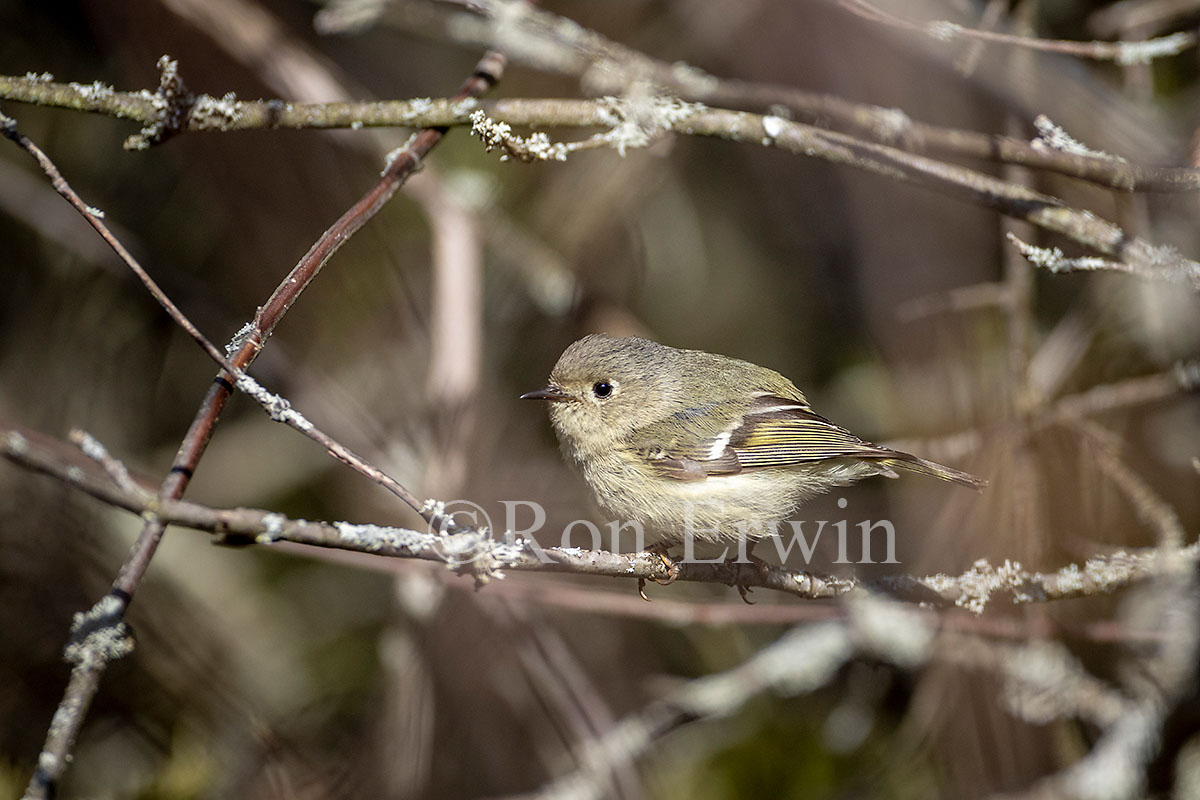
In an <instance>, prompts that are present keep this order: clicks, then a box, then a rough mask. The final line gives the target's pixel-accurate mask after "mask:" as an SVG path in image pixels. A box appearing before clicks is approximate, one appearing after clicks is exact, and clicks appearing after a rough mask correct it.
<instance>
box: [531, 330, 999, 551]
mask: <svg viewBox="0 0 1200 800" xmlns="http://www.w3.org/2000/svg"><path fill="white" fill-rule="evenodd" d="M521 399H532V400H542V401H545V402H546V403H548V405H549V414H550V421H551V424H552V426H553V428H554V431H555V433H556V435H557V438H558V440H559V443H560V445H561V449H562V451H563V454H564V456H565V458H566V460H567V461H568V462H570V463H571V464H573V465H574V466H575V467H577V468H578V470H579V472H580V473H581V474H582V476H583V478H584V481H585V482H586V483H587V485H588V486H589V487H590V489H591V491H592V493H593V494H594V496H595V498H596V500H597V502H598V504H599V505H600V506H601V507H602V508H603V509H605V510H606V511H608V512H609V513H611V514H613V515H614V516H615V517H616V518H617V519H618V520H622V521H628V520H636V521H638V522H640V523H641V524H642V525H644V526H645V527H646V528H647V529H648V534H647V535H648V537H649V539H648V541H649V542H650V544H651V548H647V549H652V550H653V551H654V552H658V553H659V554H660V555H663V556H664V560H666V559H665V553H666V552H667V550H668V549H669V548H670V547H673V546H675V545H677V544H679V543H681V542H683V541H684V540H685V539H686V538H688V537H693V538H694V539H695V540H696V541H698V542H714V543H728V542H731V541H735V540H736V539H738V538H739V537H745V538H747V539H749V540H750V541H751V542H754V541H757V540H760V539H762V538H764V537H766V536H769V535H771V533H772V532H773V531H774V529H775V526H777V525H779V524H780V523H781V522H782V521H783V520H784V519H786V518H787V517H788V515H790V514H791V513H792V512H793V511H794V510H795V509H796V508H797V507H798V506H799V505H801V504H802V503H803V502H804V501H806V500H808V499H810V498H812V497H814V496H816V495H818V494H821V493H824V492H827V491H829V490H830V489H832V488H834V487H838V486H845V485H848V484H851V483H854V482H855V481H858V480H861V479H863V478H867V477H870V476H874V475H884V476H888V477H897V471H898V470H901V471H908V472H915V473H920V474H923V475H929V476H932V477H935V478H940V479H941V480H944V481H948V482H950V483H953V484H957V485H959V486H965V487H969V488H972V489H976V490H981V489H982V488H983V487H985V486H986V485H987V482H986V481H985V480H983V479H981V478H978V477H976V476H974V475H971V474H969V473H966V472H962V471H960V470H957V469H953V468H951V467H947V466H944V465H942V464H938V463H935V462H933V461H929V460H926V459H924V458H921V457H919V456H916V455H913V454H911V453H906V452H903V451H900V450H894V449H892V448H889V447H884V446H882V445H877V444H872V443H871V442H868V441H865V440H863V439H861V438H859V437H858V436H856V435H854V434H853V433H851V432H850V431H848V430H846V429H845V428H843V427H841V426H839V425H837V424H835V423H833V422H831V421H829V420H828V419H826V418H825V417H823V416H821V415H820V414H818V413H817V412H816V411H814V410H813V408H812V406H811V405H810V404H809V402H808V400H807V399H806V398H805V396H804V394H803V393H802V392H801V391H800V390H799V389H798V388H796V385H795V384H794V383H792V381H790V380H788V379H787V378H785V377H784V376H783V375H781V374H779V373H778V372H775V371H774V370H771V369H768V368H766V367H761V366H758V365H757V364H753V363H750V362H748V361H743V360H740V359H735V358H730V357H727V356H723V355H717V354H714V353H708V352H704V351H701V350H683V349H678V348H674V347H669V346H667V345H663V344H660V343H658V342H655V341H652V340H650V339H644V338H640V337H628V338H618V337H612V336H608V335H605V334H591V335H588V336H585V337H583V338H582V339H579V340H578V341H576V342H574V343H573V344H571V345H570V346H568V347H567V348H566V350H565V351H564V352H563V353H562V355H561V356H560V357H559V359H558V362H557V363H556V364H555V365H554V368H553V369H552V370H551V372H550V378H549V382H548V383H547V385H546V386H545V387H543V388H541V389H537V390H535V391H532V392H527V393H526V394H523V395H521Z"/></svg>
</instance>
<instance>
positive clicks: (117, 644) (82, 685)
mask: <svg viewBox="0 0 1200 800" xmlns="http://www.w3.org/2000/svg"><path fill="white" fill-rule="evenodd" d="M504 65H505V58H504V56H503V55H502V54H500V53H498V52H494V51H493V52H489V53H487V54H486V55H485V56H484V57H483V58H482V59H481V60H480V62H479V64H478V65H477V66H476V68H475V71H474V73H473V74H472V75H471V77H470V78H468V79H467V80H466V81H465V82H464V83H463V85H462V87H461V88H460V89H459V93H458V95H457V97H458V98H459V99H465V98H468V97H477V96H479V95H480V94H482V93H484V92H485V91H487V90H488V89H490V88H491V87H492V86H493V85H495V83H496V82H497V81H498V80H499V78H500V76H501V74H502V73H503V69H504ZM169 110H170V109H168V111H169ZM0 122H3V127H4V133H5V135H6V136H7V137H8V138H10V139H12V140H13V141H15V142H17V144H19V145H21V146H22V147H23V148H24V149H26V150H27V151H28V152H30V153H31V155H34V157H35V158H38V160H39V164H42V166H43V168H45V167H46V165H49V166H50V167H51V168H52V167H53V165H52V164H49V161H48V159H45V157H44V155H43V156H41V157H40V158H39V157H38V154H39V153H40V151H36V149H35V148H32V143H30V142H29V141H28V140H27V139H25V138H24V137H22V136H21V135H20V134H19V133H18V132H17V131H16V125H15V123H13V122H12V121H11V120H8V119H7V118H5V119H4V120H2V121H0ZM446 131H447V128H446V127H431V128H425V129H423V130H421V131H419V132H418V133H417V134H415V135H414V136H413V137H412V138H411V139H410V140H409V142H408V144H407V145H406V146H405V147H404V148H402V149H401V150H400V151H398V152H396V153H394V154H393V157H392V158H391V159H390V161H389V163H388V166H387V168H386V169H385V171H384V173H383V175H382V176H381V178H380V180H379V181H378V182H377V183H376V184H375V185H374V186H373V187H372V188H371V189H370V191H368V192H367V193H366V195H364V196H363V198H362V199H360V200H359V201H358V202H357V203H355V204H354V205H353V206H352V207H351V208H350V209H349V210H348V211H346V213H344V214H343V215H342V216H341V217H340V218H339V219H338V220H337V222H335V223H334V224H333V225H332V226H331V227H330V228H329V229H328V230H326V231H325V233H324V234H322V236H321V237H320V239H318V240H317V242H316V244H314V245H313V247H312V248H311V249H310V250H309V251H308V253H306V254H305V256H304V257H303V258H302V259H301V260H300V262H299V263H298V264H297V265H296V266H295V268H293V269H292V271H291V272H290V273H289V274H288V276H287V277H286V278H285V279H284V280H283V282H282V283H280V284H279V286H278V288H276V290H275V292H274V293H273V294H272V295H271V297H270V298H269V299H268V300H267V302H266V303H264V304H263V305H262V306H261V307H260V308H259V310H258V313H257V314H256V315H255V317H254V320H253V322H252V323H251V324H250V326H248V328H247V329H246V330H245V331H244V332H243V334H241V335H239V337H238V339H237V340H235V343H234V345H235V346H236V351H235V352H233V353H232V354H231V355H230V357H229V360H228V362H226V361H225V359H224V357H223V356H222V355H221V354H220V353H219V352H215V354H214V352H213V351H214V350H215V348H213V347H212V345H211V344H208V343H207V342H204V341H203V337H202V336H199V332H198V331H197V332H195V334H193V338H197V337H198V338H197V341H201V342H202V343H203V344H202V346H203V345H204V344H207V346H206V347H205V349H206V351H209V354H210V355H214V357H215V358H216V359H217V360H218V361H219V362H221V363H223V364H228V366H230V367H232V368H233V370H234V371H233V372H231V371H230V370H229V369H227V368H222V370H221V371H220V372H219V373H218V375H217V377H216V379H215V380H214V381H213V383H212V385H211V386H210V387H209V390H208V393H207V394H206V396H205V398H204V401H203V403H202V404H201V406H200V408H199V410H198V411H197V413H196V416H195V418H194V419H193V421H192V424H191V426H190V427H189V429H188V432H187V434H186V435H185V437H184V439H183V442H182V443H181V444H180V446H179V450H178V453H177V454H176V457H175V460H174V463H173V466H172V468H171V471H170V473H169V474H168V475H167V477H166V479H165V480H163V482H162V485H161V486H160V487H159V490H158V493H157V500H156V502H157V503H158V504H163V503H170V502H173V501H177V500H178V499H179V498H180V497H182V495H183V493H184V491H185V490H186V489H187V486H188V483H189V482H190V481H191V478H192V475H193V473H194V471H195V469H196V467H197V465H198V464H199V462H200V459H201V457H202V456H203V454H204V451H205V449H206V447H207V446H208V442H209V440H210V438H211V437H212V434H213V431H214V429H215V427H216V424H217V421H218V419H219V418H220V415H221V411H222V410H223V409H224V407H225V404H226V402H227V401H228V400H229V397H230V395H231V394H232V393H233V389H234V385H233V382H234V381H235V380H236V379H237V372H238V371H241V370H244V369H245V368H246V367H248V366H249V365H250V364H251V363H252V362H253V361H254V359H255V358H256V357H257V356H258V354H259V352H261V350H262V348H263V346H264V345H265V344H266V340H267V339H268V338H269V337H270V335H271V333H272V331H273V330H274V329H275V326H276V325H277V324H278V323H279V321H280V320H281V319H282V318H283V315H284V314H286V313H287V311H288V309H289V308H291V306H292V304H293V303H294V302H295V301H296V299H297V298H298V297H299V296H300V293H301V292H303V291H304V289H305V287H306V286H308V284H309V283H310V282H311V281H312V280H313V278H315V277H316V275H317V273H319V272H320V270H321V268H322V267H323V266H324V265H325V263H326V262H327V261H328V260H329V259H330V257H332V256H333V254H334V253H335V252H337V250H338V249H339V248H340V247H341V246H342V244H344V243H345V242H346V240H347V239H349V238H350V237H351V236H353V235H354V233H355V232H357V231H358V230H359V229H360V228H361V227H362V226H363V225H365V224H366V222H367V221H368V220H370V219H371V218H372V217H373V216H374V215H375V214H376V213H377V212H378V211H379V210H380V209H381V208H382V207H383V206H384V204H385V203H387V201H388V200H389V199H390V198H391V197H392V195H394V194H395V193H396V190H397V189H399V188H400V186H401V185H402V184H403V183H404V181H405V180H406V179H407V178H408V177H409V176H410V175H411V174H412V173H413V172H415V171H416V170H417V169H418V168H419V167H420V165H421V161H422V159H424V158H425V156H426V155H428V153H429V152H430V151H431V150H432V149H433V148H434V147H435V146H436V145H437V144H438V142H440V141H441V139H442V137H443V136H444V135H445V134H446ZM47 174H48V175H50V177H51V180H52V182H54V184H55V188H56V189H59V191H60V193H63V195H64V197H67V199H68V200H69V201H71V203H72V205H75V206H76V208H78V209H79V210H80V211H81V212H82V213H83V214H84V216H85V218H87V219H89V221H92V220H94V219H95V214H94V213H93V212H92V211H91V210H90V209H88V208H87V206H86V205H84V204H83V203H82V201H80V200H79V199H78V197H77V196H75V195H74V193H73V192H71V193H69V194H68V193H66V192H64V190H63V188H61V187H63V186H65V181H63V180H62V178H61V176H60V175H58V173H57V170H53V171H51V170H47ZM93 224H94V222H93ZM106 240H108V241H109V243H110V245H112V246H113V247H114V249H116V250H117V252H118V254H119V255H121V256H122V258H123V260H126V263H130V261H131V259H128V258H127V255H128V254H127V253H125V252H124V248H122V247H120V244H119V243H118V242H116V241H115V239H111V238H108V237H106ZM138 277H139V278H142V280H143V282H144V283H146V284H147V286H152V285H153V282H152V281H150V280H149V276H147V275H144V274H143V273H139V275H138ZM156 299H158V300H159V302H160V303H163V305H164V307H166V308H168V310H170V309H171V308H173V306H172V305H171V304H170V301H169V300H167V299H166V298H165V296H163V297H159V296H158V295H156ZM193 330H194V329H192V330H189V333H192V331H193ZM234 345H231V347H232V346H234ZM406 499H407V500H408V502H409V503H410V504H411V505H414V507H416V508H419V507H420V503H419V501H418V500H417V499H416V498H415V497H411V496H410V497H409V498H406ZM165 528H166V522H165V521H164V520H163V518H162V517H161V516H159V515H157V514H154V513H150V514H149V515H148V518H147V522H146V525H145V526H144V527H143V529H142V532H141V534H140V535H139V536H138V538H137V541H136V542H135V543H134V545H133V547H132V549H131V551H130V553H129V556H128V557H127V558H126V560H125V562H124V563H123V564H122V566H121V569H120V572H119V573H118V575H117V577H116V580H114V582H113V586H112V590H111V592H110V593H109V594H108V595H107V596H106V597H105V598H103V599H102V600H101V601H99V602H98V603H97V604H96V606H95V607H93V609H92V610H91V611H89V612H88V613H87V614H84V615H78V616H77V619H76V624H75V625H74V626H73V627H72V631H71V638H70V640H69V641H68V645H67V656H68V659H69V660H70V661H71V662H72V664H73V666H74V668H73V669H72V671H71V678H70V680H69V682H68V685H67V688H66V691H65V692H64V696H63V700H62V702H61V703H60V704H59V707H58V710H57V711H56V712H55V714H54V718H53V720H52V722H51V725H50V728H49V731H48V732H47V736H46V742H45V745H44V746H43V749H42V752H41V754H40V755H39V758H38V766H37V769H36V770H35V772H34V774H33V776H32V778H31V779H30V783H29V786H28V787H27V789H26V797H29V798H45V797H52V796H53V795H54V794H55V791H56V789H57V786H58V783H59V781H60V780H61V778H62V775H63V773H64V772H65V770H66V766H67V763H68V761H69V757H70V752H71V749H72V747H73V745H74V741H75V737H76V735H77V734H78V731H79V728H80V726H81V725H82V723H83V719H84V717H85V716H86V714H87V709H88V706H89V705H90V703H91V700H92V698H93V697H94V696H95V693H96V691H97V689H98V688H99V682H100V677H101V675H102V674H103V672H104V669H105V667H106V666H107V663H108V662H109V661H110V660H112V659H114V658H117V657H120V656H121V655H124V654H125V653H126V652H128V650H129V647H130V640H129V637H128V632H127V630H126V627H125V624H124V621H123V618H124V614H125V611H126V609H127V608H128V606H129V603H130V602H131V601H132V599H133V596H134V593H135V592H136V591H137V588H138V586H139V585H140V583H141V580H142V577H143V576H144V575H145V572H146V569H147V568H148V567H149V565H150V561H151V559H152V558H153V557H154V553H155V551H156V550H157V548H158V544H159V542H160V541H161V540H162V535H163V532H164V530H165Z"/></svg>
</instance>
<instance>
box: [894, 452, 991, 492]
mask: <svg viewBox="0 0 1200 800" xmlns="http://www.w3.org/2000/svg"><path fill="white" fill-rule="evenodd" d="M877 463H879V464H880V465H881V466H885V467H898V468H900V469H906V470H908V471H909V472H919V473H921V474H922V475H932V476H933V477H935V478H941V479H942V480H944V481H949V482H950V483H957V484H958V485H959V486H966V487H968V488H970V489H974V490H975V491H977V492H981V491H983V487H985V486H987V485H988V482H987V481H985V480H984V479H983V478H977V477H975V476H974V475H972V474H970V473H969V472H961V471H960V470H957V469H952V468H951V467H945V466H942V465H941V464H938V463H936V462H933V461H926V460H925V459H923V458H920V457H918V456H914V455H913V454H912V453H904V452H901V451H899V450H893V451H891V452H890V454H889V455H888V456H887V457H885V458H880V459H878V461H877Z"/></svg>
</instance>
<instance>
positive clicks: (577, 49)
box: [316, 0, 1200, 192]
mask: <svg viewBox="0 0 1200 800" xmlns="http://www.w3.org/2000/svg"><path fill="white" fill-rule="evenodd" d="M339 5H349V3H344V4H338V3H331V4H330V5H329V6H327V7H326V8H325V9H324V10H323V11H321V12H320V13H318V14H317V19H316V26H317V29H318V31H321V32H324V33H336V32H341V31H346V30H355V29H360V28H362V27H365V26H367V25H370V24H372V23H374V22H375V21H376V19H377V18H380V15H382V20H383V21H386V22H388V23H391V24H393V25H395V26H397V27H400V28H403V29H405V30H408V31H411V32H415V33H419V34H425V35H432V36H435V37H436V38H438V39H440V40H446V39H449V40H450V41H453V42H457V43H459V44H464V45H470V46H480V45H482V46H489V47H490V46H502V47H503V48H504V50H505V52H506V53H507V54H508V55H509V57H510V58H511V59H512V60H513V61H514V62H516V63H521V64H524V65H526V66H530V67H532V68H534V69H539V70H543V71H545V72H550V73H554V74H559V75H568V76H571V77H575V78H578V79H579V80H580V82H581V83H582V84H583V86H584V89H585V90H586V91H589V92H590V93H592V94H598V95H602V94H614V95H623V94H627V93H630V92H631V91H634V90H637V89H639V87H640V88H641V89H642V90H644V89H645V87H646V86H651V87H658V88H659V89H661V90H663V91H665V92H667V93H669V94H672V95H674V96H677V97H679V98H682V99H684V100H691V101H696V102H701V103H707V104H710V105H715V106H728V107H732V108H752V109H759V110H766V109H771V108H773V107H776V106H781V107H783V108H786V109H788V110H789V111H790V112H791V113H792V114H793V115H795V116H796V117H797V119H800V120H803V121H806V122H809V123H811V124H815V125H820V126H832V127H834V128H838V129H841V130H846V131H853V132H855V133H856V134H858V135H860V136H863V137H866V138H868V139H871V140H874V141H876V142H879V143H882V144H890V145H894V146H899V147H903V148H904V149H906V150H909V151H911V152H921V153H925V152H928V153H942V154H945V155H953V156H957V157H964V158H973V159H979V160H982V161H988V162H998V163H1002V164H1015V165H1021V166H1027V167H1031V168H1034V169H1044V170H1048V171H1050V172H1056V173H1059V174H1062V175H1067V176H1069V177H1073V178H1077V179H1080V180H1084V181H1088V182H1091V183H1095V184H1099V185H1102V186H1107V187H1110V188H1113V189H1117V190H1120V191H1129V192H1134V191H1137V192H1145V191H1150V192H1178V191H1194V190H1195V189H1197V188H1200V171H1197V170H1194V169H1186V168H1176V167H1163V168H1146V167H1136V166H1133V165H1131V164H1128V163H1126V162H1124V161H1123V160H1120V159H1114V158H1106V157H1089V156H1083V155H1078V154H1071V153H1062V152H1055V151H1053V150H1047V149H1046V148H1043V147H1038V146H1036V144H1035V143H1031V142H1027V141H1023V140H1021V139H1015V138H1012V137H1009V136H999V135H995V134H986V133H978V132H976V131H969V130H962V129H956V128H944V127H939V126H936V125H930V124H927V123H923V122H919V121H916V120H913V119H911V118H910V117H909V116H908V115H907V114H905V113H904V112H903V111H901V110H899V109H895V108H884V107H882V106H875V105H868V104H863V103H853V102H850V101H847V100H845V99H843V98H840V97H836V96H832V95H825V94H818V93H815V92H806V91H803V90H800V89H796V88H794V87H791V86H779V85H775V84H764V83H752V82H748V81H738V80H730V79H725V78H718V77H716V76H714V75H710V74H708V73H706V72H704V71H702V70H700V69H697V68H696V67H693V66H691V65H688V64H684V63H680V62H667V61H660V60H657V59H653V58H651V57H649V56H647V55H645V54H643V53H640V52H638V51H636V50H633V49H632V48H629V47H626V46H624V45H622V44H619V43H617V42H613V41H611V40H609V39H606V38H605V37H603V36H601V35H600V34H598V33H596V32H595V31H592V30H589V29H587V28H584V27H582V26H580V25H579V24H577V23H575V22H574V21H572V20H570V19H567V18H565V17H560V16H557V15H555V14H552V13H550V12H548V11H545V10H542V9H539V8H535V7H529V6H523V4H521V3H519V2H516V0H473V2H471V3H469V4H463V5H456V4H449V3H388V4H379V5H378V6H376V7H375V9H374V13H375V16H374V17H371V16H367V17H364V16H363V15H361V14H358V15H356V16H353V17H349V16H345V15H343V13H342V12H341V11H340V10H339ZM359 5H360V6H361V4H359ZM464 9H465V10H464ZM359 10H361V9H359Z"/></svg>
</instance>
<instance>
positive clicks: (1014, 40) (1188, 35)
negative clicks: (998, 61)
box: [840, 0, 1196, 66]
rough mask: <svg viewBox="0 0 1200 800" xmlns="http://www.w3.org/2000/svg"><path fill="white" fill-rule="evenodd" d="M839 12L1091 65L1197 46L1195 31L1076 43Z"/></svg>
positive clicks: (846, 1)
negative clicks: (1086, 61)
mask: <svg viewBox="0 0 1200 800" xmlns="http://www.w3.org/2000/svg"><path fill="white" fill-rule="evenodd" d="M840 5H841V6H842V8H845V9H846V10H848V11H850V12H852V13H854V14H857V15H858V16H860V17H862V18H864V19H869V20H872V21H873V22H879V23H882V24H884V25H888V26H890V27H893V28H900V29H901V30H906V31H913V32H916V33H923V34H925V35H927V36H929V37H931V38H933V39H936V40H937V41H939V42H950V41H953V40H954V39H957V38H960V37H961V38H964V39H974V40H976V41H980V42H991V43H992V44H1003V45H1008V46H1010V47H1024V48H1026V49H1029V50H1038V51H1041V52H1043V53H1061V54H1064V55H1070V56H1076V57H1079V58H1089V59H1092V60H1093V61H1115V62H1116V63H1117V64H1120V65H1121V66H1127V65H1129V64H1148V63H1150V62H1151V61H1153V60H1154V59H1156V58H1163V57H1166V56H1174V55H1178V54H1180V53H1182V52H1183V51H1184V50H1187V49H1188V48H1189V47H1195V46H1196V33H1195V32H1194V31H1180V32H1178V33H1173V34H1171V35H1169V36H1161V37H1158V38H1155V39H1147V40H1145V41H1140V42H1096V41H1093V42H1076V41H1067V40H1063V39H1040V38H1037V37H1033V36H1017V35H1015V34H1011V33H998V32H996V31H988V30H978V29H976V28H968V27H966V26H963V25H959V24H958V23H955V22H950V21H948V20H938V21H936V22H926V23H917V22H910V21H909V20H906V19H903V18H901V17H897V16H895V15H893V14H889V13H888V12H886V11H884V10H883V9H881V8H878V7H876V6H873V5H871V4H870V3H868V2H866V0H840Z"/></svg>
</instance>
